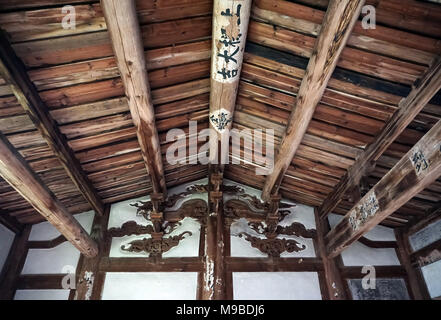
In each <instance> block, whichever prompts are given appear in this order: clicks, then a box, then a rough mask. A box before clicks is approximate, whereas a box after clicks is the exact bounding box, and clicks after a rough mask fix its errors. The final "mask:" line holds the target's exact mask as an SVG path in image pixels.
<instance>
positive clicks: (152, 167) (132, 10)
mask: <svg viewBox="0 0 441 320" xmlns="http://www.w3.org/2000/svg"><path fill="white" fill-rule="evenodd" d="M101 6H102V8H103V11H104V17H105V19H106V23H107V28H108V31H109V34H110V38H111V40H112V46H113V51H114V53H115V57H116V60H117V63H118V68H119V70H120V74H121V78H122V81H123V83H124V88H125V92H126V96H127V99H128V102H129V108H130V113H131V115H132V119H133V122H134V124H135V127H136V129H137V136H138V141H139V145H140V148H141V152H142V156H143V158H144V161H145V165H146V168H147V171H148V173H149V176H150V179H151V181H152V188H153V192H154V193H157V194H161V193H162V194H163V196H164V197H165V196H166V194H167V190H166V184H165V176H164V169H163V165H162V157H161V149H160V146H159V137H158V131H157V128H156V124H155V110H154V108H153V102H152V96H151V91H150V84H149V81H148V77H147V67H146V62H145V56H144V48H143V42H142V37H141V30H140V26H139V22H138V18H137V15H136V7H135V2H134V1H133V0H127V1H118V0H102V1H101Z"/></svg>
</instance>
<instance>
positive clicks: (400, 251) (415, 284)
mask: <svg viewBox="0 0 441 320" xmlns="http://www.w3.org/2000/svg"><path fill="white" fill-rule="evenodd" d="M395 237H396V238H397V244H398V248H397V249H396V251H397V256H398V258H399V259H400V262H401V265H402V266H403V267H404V269H405V270H406V274H407V278H408V280H409V286H410V288H409V289H410V291H411V293H412V296H413V299H415V300H423V299H429V298H430V296H429V294H428V292H427V288H426V287H425V284H424V282H423V281H424V280H423V279H422V277H421V275H420V274H418V271H417V270H416V269H415V268H414V267H413V266H412V264H411V261H410V254H411V252H410V246H409V241H408V238H407V235H406V234H405V232H404V230H402V229H395Z"/></svg>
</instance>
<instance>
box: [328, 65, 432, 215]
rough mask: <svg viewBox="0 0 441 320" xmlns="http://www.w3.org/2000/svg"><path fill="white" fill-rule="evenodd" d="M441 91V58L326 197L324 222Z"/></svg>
mask: <svg viewBox="0 0 441 320" xmlns="http://www.w3.org/2000/svg"><path fill="white" fill-rule="evenodd" d="M440 89H441V58H439V59H437V60H436V61H435V62H434V64H433V65H432V66H431V67H430V68H429V69H428V71H427V72H426V73H425V75H424V76H423V77H422V78H421V80H420V81H418V82H417V83H416V84H415V86H414V87H413V89H412V91H411V92H410V94H409V95H408V96H407V98H405V99H403V100H401V101H400V103H399V106H398V109H397V110H396V111H395V113H394V114H393V115H392V117H391V118H390V119H389V121H388V122H387V123H386V124H385V126H384V127H383V130H382V131H381V132H380V133H379V134H378V135H377V137H376V138H375V140H374V141H373V142H372V143H371V144H369V145H368V147H367V148H366V150H365V151H364V152H363V153H362V154H361V156H359V157H358V158H357V160H356V162H355V163H354V164H353V165H352V166H351V167H350V168H349V169H348V171H347V172H346V173H345V175H344V176H343V177H342V178H341V179H340V181H339V183H338V184H337V185H336V186H335V187H334V188H333V190H332V192H331V193H330V194H329V195H328V196H327V197H326V199H325V200H324V201H323V203H322V205H321V206H320V208H319V216H320V217H321V218H324V217H326V216H327V215H328V214H329V213H331V212H332V210H334V209H335V208H336V207H337V206H338V204H339V203H340V201H341V200H342V199H343V196H344V195H345V193H346V192H347V191H348V190H349V189H350V188H352V187H353V186H355V185H358V182H359V180H360V178H361V177H362V176H363V175H364V174H366V170H365V168H370V167H371V166H372V164H373V163H374V162H375V161H376V160H378V158H379V157H380V156H381V155H382V154H383V153H384V151H386V149H387V148H388V147H389V146H390V145H391V144H392V143H393V142H394V141H395V139H396V138H397V137H398V136H399V135H400V134H401V133H402V132H403V131H404V129H406V127H407V126H408V125H409V124H410V123H411V122H412V121H413V119H414V118H415V117H416V116H417V115H418V114H419V113H420V111H421V110H422V109H423V108H424V107H425V106H426V105H427V103H428V102H429V101H430V99H432V97H433V96H434V95H435V94H436V93H437V92H438V91H439V90H440Z"/></svg>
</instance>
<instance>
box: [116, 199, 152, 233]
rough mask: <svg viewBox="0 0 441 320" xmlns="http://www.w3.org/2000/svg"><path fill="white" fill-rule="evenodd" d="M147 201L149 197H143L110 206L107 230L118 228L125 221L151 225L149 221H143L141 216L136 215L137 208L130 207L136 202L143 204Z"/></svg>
mask: <svg viewBox="0 0 441 320" xmlns="http://www.w3.org/2000/svg"><path fill="white" fill-rule="evenodd" d="M149 200H150V197H149V196H145V197H140V198H135V199H131V200H126V201H122V202H118V203H114V204H112V206H111V208H110V215H109V224H108V229H110V228H119V227H121V226H122V225H123V224H124V223H125V222H127V221H136V223H138V224H141V225H144V226H146V225H148V224H151V223H150V222H149V221H147V220H146V219H144V217H143V216H141V215H139V216H138V215H136V210H137V208H136V207H133V206H131V204H134V203H136V202H138V201H144V202H145V201H149Z"/></svg>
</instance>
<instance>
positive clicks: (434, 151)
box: [326, 120, 441, 257]
mask: <svg viewBox="0 0 441 320" xmlns="http://www.w3.org/2000/svg"><path fill="white" fill-rule="evenodd" d="M440 141H441V120H440V121H438V122H437V123H436V124H435V125H434V126H433V128H432V129H431V130H430V131H429V132H428V133H427V134H426V135H425V136H424V137H423V138H422V139H421V140H420V141H419V142H418V143H417V144H415V146H414V147H413V148H412V149H411V150H410V151H409V152H408V153H407V154H406V155H405V156H404V157H403V158H401V160H400V161H399V162H398V163H397V164H396V165H395V166H394V167H393V168H392V169H391V170H390V171H389V172H388V173H387V174H386V175H385V176H384V177H383V178H382V179H381V180H380V181H379V182H378V183H377V184H376V185H375V186H374V187H373V188H372V189H371V190H370V191H369V192H368V193H367V194H366V195H365V196H364V197H363V198H362V199H361V200H360V201H359V202H358V203H356V204H355V206H354V207H353V208H352V209H351V210H350V211H349V212H348V213H347V214H346V215H345V217H344V218H343V220H342V221H341V222H340V223H339V224H338V225H337V226H335V227H334V229H332V230H331V231H330V232H329V233H328V234H327V235H326V242H327V253H328V256H329V257H335V256H337V255H338V254H340V253H341V252H342V251H343V250H344V249H345V248H347V247H348V246H349V245H350V244H351V243H353V242H354V241H356V240H357V239H359V238H360V237H361V236H363V235H364V234H366V233H367V232H368V231H369V230H371V229H372V228H374V227H375V226H376V225H378V224H379V223H381V222H382V221H383V220H384V219H385V218H386V217H388V216H389V215H391V214H392V213H394V212H395V211H396V210H397V209H399V208H400V207H401V206H403V205H404V204H406V202H407V201H409V200H410V199H411V198H413V197H414V196H415V195H416V194H418V193H419V192H421V191H422V190H424V189H425V188H426V187H427V186H429V185H430V184H431V183H433V182H434V181H435V180H436V179H438V177H439V176H440V175H441V145H440Z"/></svg>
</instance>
